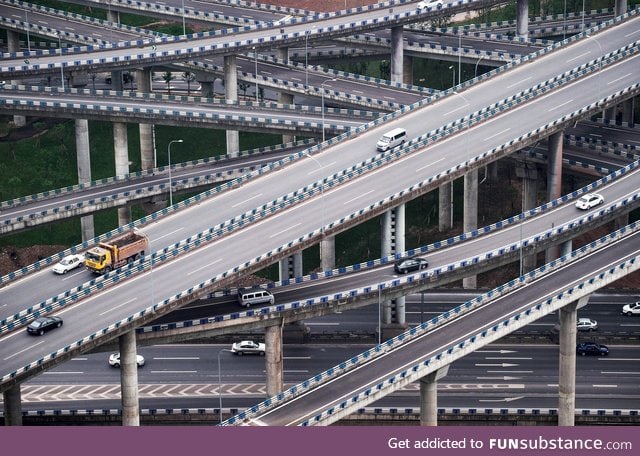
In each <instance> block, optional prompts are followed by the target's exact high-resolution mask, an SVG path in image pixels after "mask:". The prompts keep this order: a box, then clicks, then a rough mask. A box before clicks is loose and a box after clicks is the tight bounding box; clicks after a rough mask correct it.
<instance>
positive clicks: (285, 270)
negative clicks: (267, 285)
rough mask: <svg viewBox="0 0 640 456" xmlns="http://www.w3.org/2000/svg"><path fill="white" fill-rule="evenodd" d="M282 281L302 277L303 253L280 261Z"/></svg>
mask: <svg viewBox="0 0 640 456" xmlns="http://www.w3.org/2000/svg"><path fill="white" fill-rule="evenodd" d="M279 265H280V270H279V274H280V280H281V281H282V280H285V279H291V278H294V277H302V270H303V264H302V252H296V253H294V254H293V255H291V256H289V257H287V258H285V259H283V260H280V262H279Z"/></svg>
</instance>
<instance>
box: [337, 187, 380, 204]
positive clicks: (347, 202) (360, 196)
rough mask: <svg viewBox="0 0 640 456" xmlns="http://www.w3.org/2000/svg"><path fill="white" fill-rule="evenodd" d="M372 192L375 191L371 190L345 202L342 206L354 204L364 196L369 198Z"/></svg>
mask: <svg viewBox="0 0 640 456" xmlns="http://www.w3.org/2000/svg"><path fill="white" fill-rule="evenodd" d="M371 192H373V190H369V191H368V192H365V193H362V194H360V195H358V196H356V197H355V198H351V199H350V200H349V201H345V202H344V203H342V204H343V206H346V205H347V204H349V203H352V202H354V201H355V200H357V199H359V198H362V197H364V196H367V195H368V194H369V193H371Z"/></svg>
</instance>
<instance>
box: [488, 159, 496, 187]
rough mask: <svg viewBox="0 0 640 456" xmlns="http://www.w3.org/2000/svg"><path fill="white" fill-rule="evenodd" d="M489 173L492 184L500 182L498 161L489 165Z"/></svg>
mask: <svg viewBox="0 0 640 456" xmlns="http://www.w3.org/2000/svg"><path fill="white" fill-rule="evenodd" d="M487 172H488V174H489V180H490V181H491V182H498V160H496V161H492V162H491V163H489V164H488V165H487Z"/></svg>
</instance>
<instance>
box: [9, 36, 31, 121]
mask: <svg viewBox="0 0 640 456" xmlns="http://www.w3.org/2000/svg"><path fill="white" fill-rule="evenodd" d="M7 48H8V49H9V52H20V34H19V33H18V32H14V31H13V30H7ZM21 82H22V81H20V80H18V79H12V80H11V84H12V85H17V84H20V83H21ZM26 124H27V117H26V116H19V115H14V116H13V125H15V126H16V127H18V128H19V127H24V126H25V125H26Z"/></svg>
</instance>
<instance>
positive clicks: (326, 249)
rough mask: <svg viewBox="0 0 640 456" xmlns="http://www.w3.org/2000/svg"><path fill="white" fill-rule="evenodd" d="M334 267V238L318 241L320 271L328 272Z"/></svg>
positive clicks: (329, 237) (328, 237)
mask: <svg viewBox="0 0 640 456" xmlns="http://www.w3.org/2000/svg"><path fill="white" fill-rule="evenodd" d="M335 267H336V237H335V236H326V237H325V238H323V239H322V240H321V241H320V269H322V270H323V271H328V270H331V269H333V268H335Z"/></svg>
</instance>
